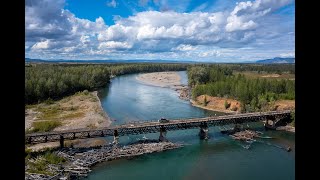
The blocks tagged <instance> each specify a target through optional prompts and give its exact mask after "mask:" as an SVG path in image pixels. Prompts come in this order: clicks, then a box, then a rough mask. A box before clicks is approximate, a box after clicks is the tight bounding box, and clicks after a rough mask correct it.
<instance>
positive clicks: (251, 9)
mask: <svg viewBox="0 0 320 180" xmlns="http://www.w3.org/2000/svg"><path fill="white" fill-rule="evenodd" d="M290 2H291V0H256V1H253V2H251V1H247V2H240V3H237V5H236V7H235V8H234V9H233V11H232V12H231V13H230V16H229V17H228V19H227V22H228V23H227V25H226V31H228V32H233V31H240V30H251V29H254V28H256V27H258V24H257V23H256V22H254V20H256V19H257V18H259V17H262V16H265V15H266V14H268V13H270V12H272V11H274V10H276V9H278V8H280V7H282V6H284V5H286V4H288V3H290Z"/></svg>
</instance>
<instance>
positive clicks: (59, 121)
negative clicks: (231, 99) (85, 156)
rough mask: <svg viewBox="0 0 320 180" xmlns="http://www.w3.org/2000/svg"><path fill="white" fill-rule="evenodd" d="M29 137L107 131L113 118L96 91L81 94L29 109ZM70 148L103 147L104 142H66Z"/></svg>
mask: <svg viewBox="0 0 320 180" xmlns="http://www.w3.org/2000/svg"><path fill="white" fill-rule="evenodd" d="M25 111H26V113H25V130H26V133H32V132H43V131H46V132H48V131H63V130H72V129H80V128H89V129H95V128H104V127H109V126H110V124H111V120H110V117H109V116H108V114H107V113H106V112H105V111H104V110H103V108H102V106H101V102H100V99H99V97H98V95H97V91H94V92H87V91H84V92H79V93H76V94H74V95H72V96H68V97H65V98H63V99H61V100H58V101H48V102H45V103H40V104H36V105H29V106H26V109H25ZM66 143H67V144H73V145H76V146H77V145H78V146H83V145H103V144H105V143H106V140H105V139H101V138H100V139H97V138H94V139H83V140H73V141H66ZM57 146H59V143H58V142H52V143H42V144H37V145H33V146H29V147H28V148H30V149H32V150H35V151H36V150H40V149H43V148H47V147H57Z"/></svg>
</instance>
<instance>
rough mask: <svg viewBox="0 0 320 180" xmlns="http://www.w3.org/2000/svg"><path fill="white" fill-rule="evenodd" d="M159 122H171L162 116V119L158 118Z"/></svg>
mask: <svg viewBox="0 0 320 180" xmlns="http://www.w3.org/2000/svg"><path fill="white" fill-rule="evenodd" d="M158 122H159V123H167V122H169V120H168V119H166V118H164V117H162V118H160V119H159V120H158Z"/></svg>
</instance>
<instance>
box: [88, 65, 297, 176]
mask: <svg viewBox="0 0 320 180" xmlns="http://www.w3.org/2000/svg"><path fill="white" fill-rule="evenodd" d="M178 73H179V74H180V76H181V77H182V79H181V82H182V83H183V84H187V75H186V72H185V71H180V72H178ZM136 76H137V74H133V75H124V76H119V77H116V78H114V79H112V82H111V84H110V85H109V86H108V87H106V88H105V89H103V90H102V91H101V92H100V93H99V97H100V99H101V103H102V106H103V108H104V110H105V111H106V112H107V113H108V115H109V116H110V117H111V119H112V120H113V122H112V125H116V124H122V123H126V122H129V121H147V120H157V119H159V118H160V117H166V118H168V119H178V118H192V117H206V116H215V115H222V114H223V113H218V112H213V111H208V110H204V109H200V108H197V107H194V106H192V105H191V104H190V102H188V101H185V100H181V99H179V97H178V93H177V92H176V91H174V90H172V89H169V88H161V87H156V86H150V85H145V84H142V83H140V82H139V81H137V80H136ZM248 125H249V126H250V127H252V128H255V129H256V130H259V131H262V132H263V133H264V134H263V135H264V136H269V137H273V138H270V139H262V140H261V142H253V143H251V144H250V148H249V149H246V148H244V147H245V146H247V145H249V144H248V143H241V142H238V141H235V140H232V139H231V138H230V137H229V136H227V135H223V134H221V133H220V129H221V128H228V127H227V126H226V127H210V128H209V136H210V139H209V140H207V141H206V140H200V139H199V136H198V132H199V129H192V130H180V131H173V132H170V131H169V132H168V133H167V139H169V140H170V141H172V142H180V143H184V144H185V146H184V147H183V148H180V149H175V150H169V151H165V152H160V153H154V154H147V155H143V156H139V157H135V158H133V159H122V160H115V161H111V162H105V163H102V164H99V165H97V166H95V167H94V168H93V171H92V172H91V173H89V176H88V177H87V178H86V179H89V180H104V179H106V180H107V179H108V180H109V179H116V180H127V179H139V180H149V179H152V180H166V179H177V180H191V179H201V180H271V179H272V180H277V179H279V180H293V179H295V136H294V134H293V133H290V132H282V131H265V130H264V128H263V126H262V123H253V124H248ZM230 127H231V126H230ZM144 136H145V137H146V138H149V139H157V138H158V136H159V133H151V134H145V135H134V136H124V137H120V139H119V140H120V144H126V143H128V142H133V141H136V140H138V139H142V138H143V137H144ZM110 140H111V139H110ZM280 146H281V147H287V146H290V147H291V148H292V151H291V152H287V151H285V150H284V149H281V148H279V147H280Z"/></svg>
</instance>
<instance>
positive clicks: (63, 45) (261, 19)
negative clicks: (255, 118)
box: [25, 0, 294, 58]
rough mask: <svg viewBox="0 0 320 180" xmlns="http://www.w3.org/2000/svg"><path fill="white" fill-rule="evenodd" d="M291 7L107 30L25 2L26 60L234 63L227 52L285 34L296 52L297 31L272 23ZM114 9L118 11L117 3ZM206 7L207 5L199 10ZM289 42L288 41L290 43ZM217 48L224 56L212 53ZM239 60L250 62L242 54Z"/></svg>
mask: <svg viewBox="0 0 320 180" xmlns="http://www.w3.org/2000/svg"><path fill="white" fill-rule="evenodd" d="M289 2H290V1H289V0H256V1H247V2H240V3H238V4H236V5H235V7H234V8H232V9H231V10H230V11H221V12H215V13H208V12H190V13H178V12H173V11H165V12H158V11H144V12H139V13H136V14H135V15H132V16H129V17H128V18H121V17H118V18H117V19H116V20H115V24H114V25H111V26H107V25H106V24H105V22H104V20H103V18H102V17H99V18H97V19H96V20H95V21H90V20H88V19H80V18H77V17H76V16H75V15H74V14H73V13H72V12H70V11H68V10H65V9H63V8H64V4H65V1H64V0H38V1H32V2H31V1H26V7H25V10H26V15H25V16H26V22H25V26H26V46H25V49H26V55H33V56H46V57H55V56H57V57H59V56H61V57H66V58H68V57H74V58H76V57H87V58H89V57H94V56H93V55H99V57H100V55H101V56H103V55H105V56H108V57H120V56H121V57H128V56H130V57H139V56H140V57H159V58H160V57H161V58H178V57H179V56H180V57H190V58H192V57H195V58H210V57H222V55H223V56H228V57H233V55H234V54H235V51H230V52H225V51H223V49H227V48H244V47H246V46H248V45H251V47H256V46H259V47H265V46H266V45H270V44H272V43H273V44H274V43H275V42H274V39H276V38H278V37H279V35H281V33H285V34H286V36H282V39H281V42H290V43H291V44H292V42H293V46H294V28H293V29H288V28H287V29H285V30H283V32H280V31H278V29H277V28H276V27H274V26H272V25H274V24H272V22H273V21H267V20H268V18H269V14H270V13H271V12H273V11H275V10H276V9H278V8H280V7H282V6H284V5H286V4H288V3H289ZM109 3H111V4H115V5H114V7H116V1H109ZM141 3H142V4H143V3H148V1H141ZM153 3H158V4H159V6H160V5H161V3H162V5H165V4H167V3H165V2H164V1H158V2H153ZM112 7H113V5H112ZM204 7H205V5H203V6H201V7H199V8H200V9H202V8H204ZM278 22H280V21H278ZM270 25H271V26H270ZM266 27H267V28H266ZM290 38H291V40H290ZM286 39H288V41H285V40H286ZM252 44H254V45H255V46H253V45H252ZM274 46H277V44H275V45H274ZM279 46H280V45H279ZM199 47H201V48H199ZM203 47H206V48H203ZM212 47H215V48H218V49H219V50H213V49H212ZM290 50H292V45H291V46H290V47H288V48H287V49H285V50H283V51H282V52H274V54H275V53H277V55H279V54H281V53H287V52H290ZM232 53H233V55H231V54H232ZM237 56H238V57H240V56H241V57H242V56H243V57H248V56H247V55H246V56H244V55H243V54H241V53H239V52H237ZM252 57H253V56H252ZM254 57H257V55H255V56H254Z"/></svg>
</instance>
